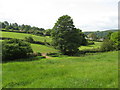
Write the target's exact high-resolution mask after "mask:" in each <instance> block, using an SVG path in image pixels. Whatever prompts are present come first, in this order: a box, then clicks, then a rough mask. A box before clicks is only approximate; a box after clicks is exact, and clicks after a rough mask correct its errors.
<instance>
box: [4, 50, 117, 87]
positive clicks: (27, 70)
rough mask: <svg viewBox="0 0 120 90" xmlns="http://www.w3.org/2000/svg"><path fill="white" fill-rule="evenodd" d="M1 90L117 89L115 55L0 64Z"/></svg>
mask: <svg viewBox="0 0 120 90" xmlns="http://www.w3.org/2000/svg"><path fill="white" fill-rule="evenodd" d="M2 66H3V67H2V68H3V87H4V88H117V86H118V52H117V51H113V52H106V53H98V54H96V55H89V56H86V57H61V58H60V57H58V58H50V59H42V60H34V61H26V62H9V63H3V65H2Z"/></svg>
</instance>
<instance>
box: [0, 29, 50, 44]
mask: <svg viewBox="0 0 120 90" xmlns="http://www.w3.org/2000/svg"><path fill="white" fill-rule="evenodd" d="M29 36H32V37H33V39H34V40H35V41H41V42H44V40H45V39H46V42H51V38H49V37H48V36H47V37H43V36H36V35H32V34H25V33H15V32H4V31H2V37H5V38H17V39H24V38H25V37H29Z"/></svg>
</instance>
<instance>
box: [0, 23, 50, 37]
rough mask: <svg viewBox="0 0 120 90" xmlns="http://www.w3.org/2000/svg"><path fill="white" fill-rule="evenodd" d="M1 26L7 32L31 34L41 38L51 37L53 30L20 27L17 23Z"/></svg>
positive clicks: (2, 24)
mask: <svg viewBox="0 0 120 90" xmlns="http://www.w3.org/2000/svg"><path fill="white" fill-rule="evenodd" d="M0 25H1V27H2V30H5V31H15V32H23V33H29V34H34V35H39V36H50V31H51V29H46V30H45V29H44V28H38V27H35V26H30V25H24V24H22V25H19V24H17V23H9V22H7V21H4V22H0Z"/></svg>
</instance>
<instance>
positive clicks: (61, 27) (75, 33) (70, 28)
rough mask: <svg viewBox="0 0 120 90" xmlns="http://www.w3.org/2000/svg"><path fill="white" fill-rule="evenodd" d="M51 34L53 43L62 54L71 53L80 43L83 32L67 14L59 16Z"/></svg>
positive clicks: (75, 50)
mask: <svg viewBox="0 0 120 90" xmlns="http://www.w3.org/2000/svg"><path fill="white" fill-rule="evenodd" d="M51 36H52V39H53V45H54V47H55V48H57V49H59V50H60V51H61V52H62V53H63V54H67V55H73V54H75V53H76V52H77V51H78V47H80V45H81V44H82V40H83V38H84V37H83V33H82V32H81V30H80V29H77V28H75V26H74V25H73V19H72V18H71V17H70V16H68V15H63V16H61V17H60V18H59V19H58V21H57V22H56V23H55V25H54V27H53V29H52V32H51Z"/></svg>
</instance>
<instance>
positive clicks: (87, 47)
mask: <svg viewBox="0 0 120 90" xmlns="http://www.w3.org/2000/svg"><path fill="white" fill-rule="evenodd" d="M101 44H102V42H95V44H94V45H88V46H81V47H79V49H80V50H86V49H96V48H100V45H101Z"/></svg>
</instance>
